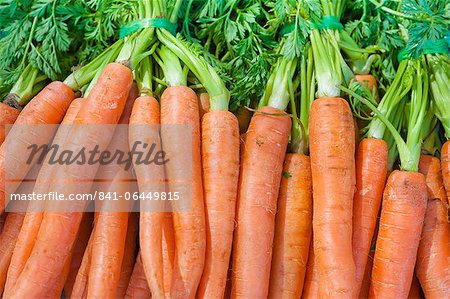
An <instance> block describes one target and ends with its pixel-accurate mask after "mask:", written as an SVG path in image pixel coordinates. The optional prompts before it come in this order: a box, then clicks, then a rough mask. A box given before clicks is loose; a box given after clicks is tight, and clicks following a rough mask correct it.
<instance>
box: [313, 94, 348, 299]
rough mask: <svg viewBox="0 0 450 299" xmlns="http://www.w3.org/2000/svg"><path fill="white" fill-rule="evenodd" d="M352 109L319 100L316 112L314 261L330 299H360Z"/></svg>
mask: <svg viewBox="0 0 450 299" xmlns="http://www.w3.org/2000/svg"><path fill="white" fill-rule="evenodd" d="M353 128H354V127H353V118H352V114H351V111H350V107H349V105H348V103H347V102H346V101H345V100H344V99H341V98H327V97H323V98H319V99H317V100H315V101H314V102H313V104H312V106H311V112H310V129H309V130H310V142H311V145H310V151H311V171H312V178H313V190H314V192H313V193H314V194H313V196H314V201H313V203H314V207H313V211H314V215H313V230H314V255H315V258H316V263H317V269H318V273H319V280H320V286H319V287H320V294H321V296H324V297H336V296H341V297H352V298H354V297H356V296H357V293H356V287H355V263H354V262H353V256H352V214H353V213H352V212H353V195H354V192H355V156H354V153H355V138H354V133H353V132H354V129H353Z"/></svg>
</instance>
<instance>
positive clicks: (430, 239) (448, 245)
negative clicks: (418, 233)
mask: <svg viewBox="0 0 450 299" xmlns="http://www.w3.org/2000/svg"><path fill="white" fill-rule="evenodd" d="M419 172H420V173H422V174H423V175H424V176H425V179H426V182H427V187H428V205H427V211H426V214H425V223H424V226H423V230H422V237H421V239H420V243H419V250H418V252H417V262H416V275H417V278H419V281H420V285H421V286H422V289H423V291H424V293H425V297H426V298H446V297H448V296H449V293H448V292H449V290H450V271H449V261H450V224H449V223H448V222H447V209H446V204H447V199H446V196H445V190H444V186H443V182H442V174H441V165H440V161H439V159H437V158H435V157H433V156H421V157H420V162H419Z"/></svg>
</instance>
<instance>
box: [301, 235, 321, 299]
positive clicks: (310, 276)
mask: <svg viewBox="0 0 450 299" xmlns="http://www.w3.org/2000/svg"><path fill="white" fill-rule="evenodd" d="M313 244H314V237H312V238H311V245H310V246H309V255H308V264H307V265H306V275H305V283H304V284H303V292H302V298H305V299H316V298H319V273H318V271H317V264H316V257H315V256H314V246H313Z"/></svg>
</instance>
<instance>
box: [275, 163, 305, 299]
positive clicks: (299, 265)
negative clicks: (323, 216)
mask: <svg viewBox="0 0 450 299" xmlns="http://www.w3.org/2000/svg"><path fill="white" fill-rule="evenodd" d="M311 233H312V181H311V164H310V160H309V157H308V156H306V155H303V154H287V155H286V160H285V162H284V175H283V178H282V179H281V187H280V194H279V196H278V211H277V216H276V224H275V239H274V246H273V258H272V269H271V275H270V288H269V298H286V297H295V298H300V297H301V295H302V290H303V283H304V279H305V273H306V264H307V262H308V253H309V246H310V241H311Z"/></svg>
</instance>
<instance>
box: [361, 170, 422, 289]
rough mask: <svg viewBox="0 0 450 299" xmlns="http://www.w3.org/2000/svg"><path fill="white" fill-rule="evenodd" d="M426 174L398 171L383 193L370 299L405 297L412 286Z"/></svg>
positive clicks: (390, 177)
mask: <svg viewBox="0 0 450 299" xmlns="http://www.w3.org/2000/svg"><path fill="white" fill-rule="evenodd" d="M427 199H428V195H427V186H426V182H425V177H424V176H423V175H422V174H420V173H417V172H405V171H399V170H395V171H394V172H392V173H391V174H390V175H389V178H388V181H387V184H386V187H385V190H384V194H383V206H382V209H381V219H380V226H379V231H378V237H377V243H376V249H375V257H374V262H373V270H372V281H371V285H370V293H369V295H370V296H369V298H406V297H407V296H408V293H409V290H410V288H411V281H412V278H413V274H414V265H415V263H416V257H417V249H418V247H419V241H420V235H421V232H422V227H423V222H424V217H425V211H426V205H427Z"/></svg>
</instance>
